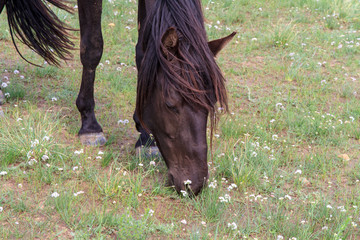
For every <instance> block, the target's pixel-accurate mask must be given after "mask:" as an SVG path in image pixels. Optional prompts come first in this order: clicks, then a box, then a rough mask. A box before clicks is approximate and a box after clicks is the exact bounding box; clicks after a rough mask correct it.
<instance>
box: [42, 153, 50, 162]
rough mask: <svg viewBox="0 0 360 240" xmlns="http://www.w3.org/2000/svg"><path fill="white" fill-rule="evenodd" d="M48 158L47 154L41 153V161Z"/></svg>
mask: <svg viewBox="0 0 360 240" xmlns="http://www.w3.org/2000/svg"><path fill="white" fill-rule="evenodd" d="M48 159H49V156H48V155H45V154H44V155H43V156H42V157H41V160H43V161H46V160H48Z"/></svg>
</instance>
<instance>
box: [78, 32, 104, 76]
mask: <svg viewBox="0 0 360 240" xmlns="http://www.w3.org/2000/svg"><path fill="white" fill-rule="evenodd" d="M94 35H95V36H91V37H83V38H82V39H81V43H80V58H81V63H82V64H83V66H84V67H85V68H89V69H91V70H94V69H95V68H96V67H97V65H98V64H99V62H100V59H101V56H102V53H103V46H104V41H103V38H102V36H101V33H100V35H99V34H94Z"/></svg>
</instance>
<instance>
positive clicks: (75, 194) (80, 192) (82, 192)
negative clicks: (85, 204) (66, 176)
mask: <svg viewBox="0 0 360 240" xmlns="http://www.w3.org/2000/svg"><path fill="white" fill-rule="evenodd" d="M84 193H85V192H84V191H79V192H77V193H74V196H75V197H76V196H78V195H80V194H84Z"/></svg>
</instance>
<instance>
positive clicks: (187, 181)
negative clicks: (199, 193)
mask: <svg viewBox="0 0 360 240" xmlns="http://www.w3.org/2000/svg"><path fill="white" fill-rule="evenodd" d="M191 183H192V182H191V180H190V179H187V180H185V181H184V185H189V184H191Z"/></svg>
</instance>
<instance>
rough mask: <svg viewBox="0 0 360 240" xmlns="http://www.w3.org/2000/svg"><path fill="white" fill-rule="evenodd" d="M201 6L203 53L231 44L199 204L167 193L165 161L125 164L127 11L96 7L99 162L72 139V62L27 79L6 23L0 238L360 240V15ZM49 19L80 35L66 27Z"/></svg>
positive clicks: (308, 6)
mask: <svg viewBox="0 0 360 240" xmlns="http://www.w3.org/2000/svg"><path fill="white" fill-rule="evenodd" d="M202 2H203V10H204V15H205V18H206V22H205V26H206V30H207V33H208V37H209V39H211V40H212V39H216V38H219V37H223V36H225V35H228V34H229V33H231V32H232V31H237V32H238V34H237V35H236V37H235V38H234V39H233V41H232V42H231V43H230V44H229V46H227V47H226V48H225V49H224V50H223V52H221V53H220V54H219V57H218V58H217V61H218V63H219V65H220V67H221V69H222V71H223V72H224V75H225V77H226V79H227V80H228V81H227V89H228V93H229V104H230V114H229V115H226V116H222V118H221V121H220V123H219V124H218V129H217V130H216V133H215V134H216V137H215V138H214V146H213V149H212V152H211V153H210V152H209V158H208V162H209V172H210V180H209V184H208V187H207V188H205V189H204V190H203V192H202V193H201V194H200V195H199V196H197V197H196V198H189V197H183V196H179V195H178V194H176V193H175V191H174V190H173V189H172V188H171V187H167V186H166V180H167V168H166V165H165V163H164V162H163V161H162V160H161V159H144V158H143V157H140V158H137V157H135V154H134V150H133V146H134V143H135V141H136V140H137V136H138V134H137V132H136V130H135V127H134V124H133V123H132V121H131V119H132V114H133V111H134V108H135V92H136V76H137V72H136V68H135V59H134V57H135V45H136V41H137V23H136V21H137V20H136V19H137V16H136V11H137V3H136V1H120V0H115V1H111V2H109V1H104V3H103V18H102V26H103V35H104V41H105V48H104V54H103V57H102V60H101V64H100V66H99V67H98V70H97V78H96V83H95V95H96V114H97V118H98V120H99V122H100V123H101V125H102V127H103V129H104V131H105V135H106V136H107V139H108V143H107V144H106V145H105V146H104V147H100V148H90V147H84V146H82V145H81V144H80V143H79V140H78V138H77V137H76V134H77V132H78V130H79V127H80V124H81V123H80V115H79V113H78V111H77V109H76V106H75V100H76V97H77V93H78V91H79V86H80V77H81V63H80V59H79V53H78V51H74V59H73V60H72V61H70V62H68V63H66V64H65V63H64V64H63V66H62V68H55V67H51V66H48V65H44V67H43V68H36V67H33V66H31V65H29V64H27V63H25V62H24V61H23V60H21V58H20V57H19V56H18V55H17V54H16V51H15V49H14V47H12V44H11V39H10V34H9V31H8V27H7V22H6V14H5V13H3V14H2V16H0V41H1V46H2V47H1V52H0V81H2V82H5V83H7V87H3V88H2V91H3V92H4V93H8V94H7V98H6V103H5V105H3V106H2V109H3V110H4V113H5V117H4V118H0V173H1V175H0V185H1V186H2V187H1V189H0V207H1V208H0V225H1V228H0V238H1V239H23V238H26V239H71V238H74V239H112V238H114V239H292V238H297V239H358V238H359V237H360V230H359V228H360V221H359V217H358V215H359V208H360V190H359V189H360V188H359V184H360V162H359V153H360V122H359V119H360V97H359V96H360V85H359V81H360V74H359V71H358V70H359V69H360V60H359V57H358V56H359V53H360V46H359V45H360V20H359V17H360V3H359V1H356V0H334V1H332V0H319V1H317V0H293V1H290V0H271V1H264V0H255V1H250V0H234V1H232V0H219V1H210V0H203V1H202ZM55 12H56V13H57V14H58V16H59V17H60V19H65V20H66V21H67V22H68V23H69V24H70V25H71V26H73V27H78V26H79V25H78V19H77V16H76V14H75V15H74V16H72V15H69V14H67V13H64V12H62V11H58V10H55ZM110 23H112V24H110ZM109 24H110V25H109ZM74 35H75V37H77V39H75V43H76V44H77V46H78V45H79V33H78V32H75V33H74ZM18 46H19V49H20V51H21V52H22V53H23V55H24V56H25V57H26V58H27V59H29V60H30V61H33V62H35V63H39V64H42V63H43V60H42V59H40V58H39V57H38V56H36V55H35V54H34V53H33V52H32V51H30V50H29V49H27V48H25V47H24V46H22V45H21V44H19V45H18ZM15 70H17V71H18V72H17V71H15ZM125 119H128V120H130V123H127V124H121V123H120V124H119V123H118V121H119V120H125ZM345 154H346V155H347V156H348V158H349V159H347V158H346V157H345ZM54 193H57V194H58V196H57V194H54ZM281 237H283V238H281Z"/></svg>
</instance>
